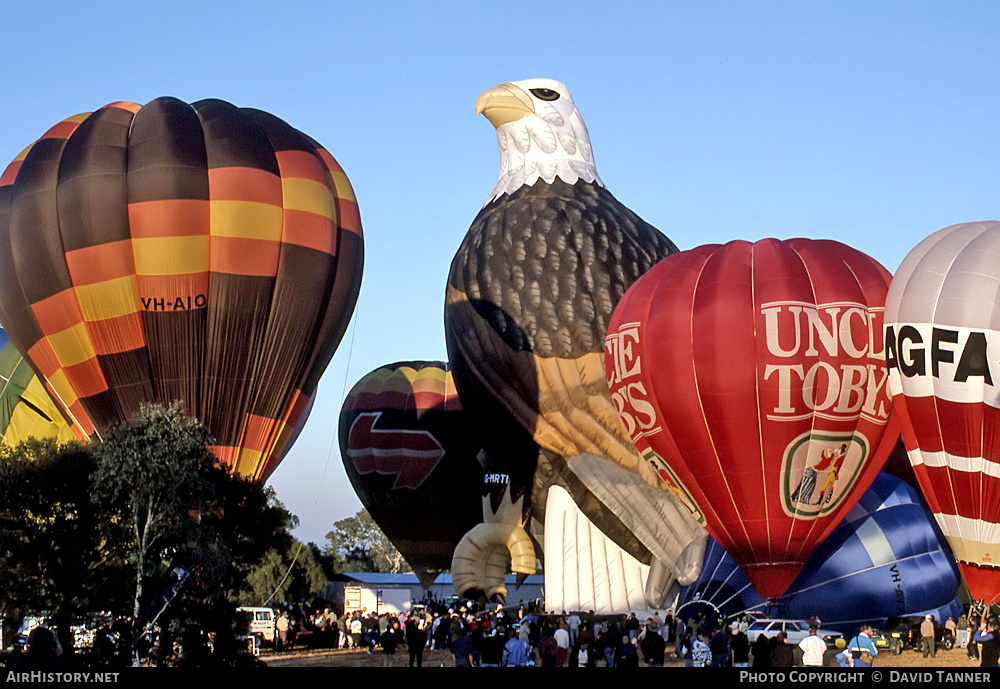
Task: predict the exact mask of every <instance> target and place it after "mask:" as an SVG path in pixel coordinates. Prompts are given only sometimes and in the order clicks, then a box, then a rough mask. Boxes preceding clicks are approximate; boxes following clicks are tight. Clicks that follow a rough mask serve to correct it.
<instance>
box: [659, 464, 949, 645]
mask: <svg viewBox="0 0 1000 689" xmlns="http://www.w3.org/2000/svg"><path fill="white" fill-rule="evenodd" d="M959 584H960V578H959V573H958V569H957V567H956V566H955V563H954V561H953V558H952V556H951V553H950V551H949V550H948V547H947V544H946V542H945V540H944V537H943V535H942V534H941V532H940V530H939V529H938V528H937V524H936V523H935V521H934V519H933V517H932V515H931V514H930V512H929V511H928V510H927V508H926V507H924V506H923V504H922V503H921V501H920V497H919V495H917V493H916V492H915V491H914V490H913V489H912V488H910V487H909V486H907V485H906V484H905V483H903V482H902V481H901V480H899V479H898V478H896V477H894V476H891V475H889V474H885V473H880V474H879V475H878V477H877V478H876V479H875V481H874V482H873V483H872V485H871V487H870V488H869V489H868V490H867V491H866V492H865V493H864V495H863V496H862V497H861V499H860V500H859V501H858V503H857V504H856V505H855V506H854V507H853V508H852V509H851V510H850V512H849V513H848V515H847V516H846V517H845V519H844V521H843V522H841V523H840V525H839V526H837V528H836V529H835V530H834V531H833V532H832V533H831V534H830V536H829V538H827V539H826V541H824V542H823V543H822V544H821V545H820V546H819V548H817V550H816V553H815V554H814V555H813V556H812V558H810V560H809V562H808V563H807V564H806V565H805V567H803V569H802V572H801V573H800V574H799V576H798V577H797V578H796V579H795V581H794V582H793V583H792V585H791V586H790V587H789V588H788V590H787V591H786V593H785V595H783V596H782V597H781V598H780V599H778V600H776V601H773V603H774V604H775V605H774V606H773V607H774V609H778V610H780V611H781V616H784V617H790V618H794V619H805V618H807V617H810V616H814V615H815V616H818V617H819V618H820V619H821V620H822V622H823V626H824V627H830V628H833V629H838V630H842V631H845V632H846V631H854V630H856V629H857V628H859V627H860V625H861V624H862V623H869V624H872V625H874V626H876V627H880V626H881V625H882V624H883V623H884V622H885V620H886V619H888V618H890V617H900V616H910V615H925V614H933V615H935V617H936V619H937V620H938V621H943V620H945V619H947V617H948V616H949V615H953V616H955V618H956V619H957V617H958V615H959V614H961V603H960V601H959V600H958V596H957V592H958V587H959ZM701 601H704V602H706V603H708V604H710V605H711V606H713V607H715V608H717V609H718V610H720V611H721V612H722V613H723V614H725V615H734V614H737V613H739V612H741V611H742V610H744V609H747V610H761V611H764V610H765V609H769V610H770V611H771V612H773V610H772V609H770V608H769V607H768V606H767V604H766V602H765V601H764V600H763V599H762V598H761V597H760V596H759V595H757V593H756V592H755V591H754V590H753V587H752V586H751V585H750V581H749V579H747V577H746V575H744V574H743V573H742V571H741V570H740V569H739V567H738V565H737V564H736V561H735V560H733V559H732V558H731V557H730V556H729V555H728V554H727V553H725V551H724V550H723V549H722V548H721V547H719V546H718V544H717V543H716V542H715V541H710V542H709V548H708V552H707V554H706V564H705V569H704V571H703V574H702V577H701V578H700V579H699V581H697V582H695V583H694V584H692V585H691V586H690V587H687V588H685V589H682V591H681V600H680V603H679V605H685V604H693V603H697V602H701ZM741 606H742V607H741ZM956 609H957V611H958V612H957V613H956Z"/></svg>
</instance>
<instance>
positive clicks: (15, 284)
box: [0, 98, 363, 479]
mask: <svg viewBox="0 0 1000 689" xmlns="http://www.w3.org/2000/svg"><path fill="white" fill-rule="evenodd" d="M362 261H363V244H362V237H361V224H360V216H359V214H358V210H357V203H356V201H355V199H354V194H353V192H352V191H351V187H350V184H349V182H348V181H347V177H346V176H345V175H344V173H343V170H341V168H340V167H339V165H338V164H337V163H336V161H335V160H334V159H333V158H332V156H330V154H329V153H328V152H327V151H326V150H324V149H323V148H322V147H321V146H320V145H319V144H317V143H316V142H315V141H313V140H312V139H310V138H309V137H308V136H306V135H304V134H302V133H301V132H298V131H297V130H295V129H293V128H291V127H290V126H288V125H287V124H286V123H284V122H282V121H281V120H279V119H278V118H276V117H274V116H272V115H269V114H267V113H264V112H261V111H258V110H251V109H245V108H244V109H240V108H236V107H235V106H233V105H231V104H229V103H226V102H224V101H219V100H205V101H199V102H197V103H193V104H190V105H189V104H187V103H184V102H182V101H179V100H177V99H175V98H158V99H156V100H154V101H152V102H150V103H148V104H147V105H145V106H139V105H137V104H134V103H112V104H110V105H108V106H106V107H104V108H101V109H100V110H98V111H96V112H94V113H87V114H83V115H78V116H75V117H71V118H68V119H67V120H65V121H63V122H61V123H59V124H58V125H56V126H55V127H53V128H52V129H50V130H49V132H47V133H46V134H45V135H44V136H43V137H42V138H41V139H39V140H38V141H37V142H35V143H34V144H33V145H32V146H30V147H29V149H27V151H26V152H25V153H24V154H22V155H21V156H18V158H17V159H16V160H15V161H14V162H13V163H11V165H10V166H9V167H8V169H7V171H6V172H5V173H4V175H3V177H2V178H0V276H2V277H0V318H2V319H3V323H4V325H5V327H6V328H7V329H8V332H9V333H10V336H11V339H12V340H13V341H14V342H15V344H16V345H17V346H18V348H19V349H20V350H21V351H23V352H25V353H26V357H27V358H28V359H29V360H30V361H31V362H32V366H33V368H35V369H36V370H37V371H39V372H40V373H41V374H42V375H43V376H44V377H45V379H46V381H47V383H48V384H49V385H50V386H51V387H52V388H53V389H54V391H55V392H56V393H57V399H59V400H60V401H61V403H62V404H63V405H64V406H65V410H66V413H67V414H68V415H69V416H70V418H72V419H73V420H74V421H75V422H77V423H79V424H80V425H81V427H82V428H83V429H84V431H85V432H86V433H87V434H88V435H95V434H96V435H100V434H101V433H102V432H103V431H105V430H106V429H107V428H108V427H109V426H111V425H114V424H116V423H119V422H121V421H124V420H126V419H128V418H129V417H131V416H132V415H133V414H134V413H135V412H136V411H137V410H138V408H139V406H140V405H141V404H143V403H146V402H161V403H170V402H172V401H174V400H180V401H182V402H183V404H184V407H185V410H186V411H187V412H188V413H189V414H192V415H193V416H196V417H198V418H199V419H200V420H201V421H202V422H203V423H204V424H205V425H206V426H207V427H208V429H209V431H210V432H211V434H212V435H213V436H214V438H215V440H216V443H217V445H216V447H215V448H214V450H215V452H216V454H217V455H218V456H219V458H220V460H221V461H223V462H224V463H225V464H227V465H229V466H230V467H231V468H232V469H233V470H234V471H236V472H239V473H240V474H243V475H246V476H250V477H254V478H260V479H265V478H266V477H267V476H268V475H270V473H271V472H272V471H273V469H274V467H275V464H276V459H277V458H278V457H280V456H281V455H282V453H283V451H284V449H285V448H286V446H287V439H288V438H289V437H291V435H292V433H290V432H289V431H288V430H287V429H288V428H289V427H291V428H294V427H295V425H296V423H297V421H298V420H299V419H300V418H301V417H302V414H303V412H304V410H305V409H306V408H307V407H308V400H309V398H310V397H311V396H312V395H313V393H314V391H315V388H316V383H317V381H318V380H319V377H320V375H321V374H322V372H323V370H324V369H325V367H326V365H327V363H328V362H329V360H330V358H331V357H332V355H333V351H334V350H335V349H336V346H337V344H338V343H339V341H340V339H341V337H342V335H343V332H344V330H345V329H346V326H347V322H348V320H349V318H350V315H351V312H352V311H353V308H354V302H355V300H356V298H357V291H358V288H359V286H360V280H361V267H362Z"/></svg>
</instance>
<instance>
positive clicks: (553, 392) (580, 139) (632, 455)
mask: <svg viewBox="0 0 1000 689" xmlns="http://www.w3.org/2000/svg"><path fill="white" fill-rule="evenodd" d="M476 111H477V112H478V113H481V114H483V115H484V116H485V117H486V118H487V119H488V120H489V121H490V122H491V123H492V124H493V125H494V127H495V128H496V133H497V140H498V144H499V149H500V177H499V181H498V182H497V184H496V186H495V188H494V189H493V191H492V193H491V194H490V195H489V198H488V201H487V203H486V205H485V206H484V207H483V208H482V210H481V211H480V213H479V214H478V216H477V217H476V219H475V220H474V221H473V223H472V226H471V227H470V229H469V231H468V233H467V234H466V236H465V238H464V239H463V241H462V243H461V246H460V247H459V249H458V251H457V253H456V254H455V257H454V259H453V261H452V264H451V270H450V273H449V276H448V286H447V297H446V309H445V333H446V341H447V346H448V356H449V360H450V363H451V365H452V368H453V371H454V374H455V381H456V385H457V387H458V391H459V395H460V397H461V399H462V405H463V407H464V408H465V409H467V410H468V411H469V412H470V413H471V414H474V415H476V416H477V417H478V419H479V420H480V433H481V435H482V439H483V443H484V449H483V455H482V456H483V461H484V466H485V475H486V476H487V477H499V478H498V479H497V480H496V482H494V483H487V484H486V485H485V486H484V493H485V496H484V503H486V504H484V509H485V508H488V509H487V510H486V511H487V514H486V517H487V520H486V523H484V524H482V525H480V526H478V527H477V530H478V532H477V533H470V534H469V541H470V542H471V544H473V546H474V547H472V548H471V551H472V552H474V553H479V552H482V551H483V550H488V549H489V547H490V544H494V545H496V546H497V547H498V548H500V549H502V548H505V547H508V546H509V544H510V543H513V542H518V543H520V542H523V538H522V536H523V534H522V535H514V532H516V531H518V530H519V529H522V530H523V529H524V527H526V526H527V528H528V530H529V531H530V532H531V534H532V535H533V536H534V537H535V538H536V540H540V539H541V535H542V530H543V529H542V527H541V525H542V524H544V511H545V501H546V496H547V490H548V488H549V487H550V486H552V485H561V486H563V487H565V488H566V489H567V490H568V491H569V493H570V495H572V497H573V499H574V501H575V502H576V503H577V504H578V505H579V507H580V509H581V510H582V511H583V512H584V513H585V514H586V515H587V517H588V518H589V519H590V520H591V521H592V522H593V523H594V524H595V525H596V526H598V527H599V528H600V529H601V530H602V531H603V532H604V533H605V534H606V535H607V536H608V537H609V538H611V539H612V540H614V541H615V542H616V543H618V544H619V545H621V546H622V547H623V548H624V549H625V550H626V551H627V552H629V553H630V554H632V555H633V556H635V557H637V558H638V559H639V560H641V561H643V562H645V563H647V564H649V563H650V562H651V561H657V562H661V563H663V564H664V565H665V566H666V568H667V569H669V568H671V567H673V566H674V563H675V561H676V560H677V556H678V554H679V552H680V551H681V550H682V549H683V548H684V547H686V546H687V545H688V544H689V543H690V542H691V540H692V539H694V538H696V537H700V531H699V528H698V525H697V523H696V522H695V521H694V519H693V518H692V517H691V516H690V514H689V513H687V512H686V510H685V509H684V508H683V507H682V506H680V505H679V503H676V502H675V501H673V498H672V497H671V496H670V494H668V493H667V492H664V491H662V490H661V488H662V484H661V482H660V481H659V478H658V477H657V475H656V474H655V472H654V471H653V470H652V469H651V468H649V467H647V466H646V465H645V464H644V462H643V461H642V459H641V457H640V456H639V454H638V453H637V451H636V450H635V448H634V447H633V445H632V443H631V441H630V440H629V437H628V434H627V433H626V431H625V429H624V427H623V426H622V423H621V421H620V419H619V417H618V412H617V410H616V408H615V405H614V404H613V402H612V400H611V398H610V396H609V394H608V388H607V382H606V380H605V378H604V368H603V356H604V336H605V334H606V332H607V328H608V322H609V320H610V318H611V314H612V312H613V311H614V308H615V305H616V304H617V303H618V300H619V299H621V297H622V295H623V294H624V293H625V290H626V289H628V287H629V286H630V285H631V284H632V282H633V281H635V279H636V278H638V277H639V276H640V275H642V274H643V273H644V272H645V271H646V270H647V269H649V268H650V267H651V266H653V265H654V264H655V263H656V262H657V261H658V260H660V259H661V258H663V257H665V256H667V255H669V254H671V253H673V252H675V251H676V250H677V248H676V247H675V246H674V244H673V243H672V242H671V241H670V240H669V239H667V238H666V237H665V236H664V235H663V234H661V233H660V232H659V231H658V230H656V229H655V228H654V227H652V226H651V225H649V224H648V223H646V222H645V221H643V220H642V219H641V218H640V217H639V216H638V215H636V214H635V213H634V212H632V211H631V210H629V209H628V208H626V207H625V206H624V205H623V204H622V203H621V202H619V201H618V200H617V199H616V198H615V197H614V196H612V194H611V193H610V192H609V191H608V190H607V189H606V188H605V186H604V184H603V183H602V181H601V179H600V177H599V176H598V174H597V168H596V166H595V164H594V157H593V152H592V150H591V144H590V139H589V136H588V133H587V128H586V125H585V124H584V122H583V119H582V117H581V115H580V112H579V110H577V107H576V105H575V104H574V102H573V97H572V96H571V95H570V92H569V90H568V89H567V88H566V86H565V85H563V84H561V83H559V82H557V81H553V80H551V79H529V80H526V81H519V82H511V83H505V84H502V85H501V86H498V87H496V88H493V89H489V90H487V91H485V92H484V93H482V94H481V95H480V96H479V98H478V100H477V101H476ZM596 492H600V493H602V494H601V495H600V496H598V495H597V494H596ZM640 494H642V495H643V496H644V497H641V498H640V497H639V496H640ZM638 527H643V528H645V529H646V531H644V532H643V533H637V528H638ZM639 530H640V531H641V530H642V529H639ZM466 545H469V543H466ZM465 552H466V551H465V546H464V545H463V544H460V547H459V548H458V549H456V554H455V558H456V560H455V562H456V563H460V562H461V561H462V560H463V558H464V559H474V558H476V557H479V555H478V554H476V555H471V556H466V555H465V554H463V553H465ZM456 566H458V565H457V564H456ZM514 571H515V572H518V573H519V574H529V573H532V571H533V570H531V569H530V568H529V571H523V570H519V569H517V567H516V566H515V568H514Z"/></svg>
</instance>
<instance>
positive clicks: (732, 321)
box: [605, 239, 896, 598]
mask: <svg viewBox="0 0 1000 689" xmlns="http://www.w3.org/2000/svg"><path fill="white" fill-rule="evenodd" d="M888 282H889V274H888V272H887V271H886V270H885V269H884V268H883V267H882V266H881V265H879V264H878V263H877V262H876V261H874V260H872V259H871V258H869V257H868V256H865V255H864V254H862V253H860V252H858V251H855V250H854V249H851V248H850V247H847V246H844V245H842V244H839V243H837V242H832V241H816V240H808V239H795V240H788V241H779V240H762V241H760V242H756V243H754V244H750V243H748V242H739V241H737V242H730V243H729V244H726V245H724V246H714V245H713V246H705V247H699V248H697V249H693V250H691V251H685V252H681V253H678V254H674V255H673V256H670V257H668V258H666V259H664V260H663V261H661V262H660V263H659V264H657V265H656V266H655V267H653V269H652V270H650V271H649V272H648V273H646V274H645V275H644V276H642V277H641V278H639V280H638V281H637V282H636V283H635V285H633V287H632V288H631V289H630V290H629V291H628V292H627V293H626V294H625V297H624V298H623V299H622V301H621V303H620V304H619V306H618V308H617V309H616V311H615V315H614V318H613V319H612V323H611V327H610V328H609V335H608V338H607V345H606V352H605V367H606V372H607V376H608V380H609V386H610V388H611V393H612V397H613V399H615V402H616V405H617V406H618V409H619V412H620V414H621V416H622V418H623V421H624V423H625V426H626V428H627V429H628V431H629V433H630V436H631V438H632V440H633V442H635V444H636V446H637V447H638V448H639V450H640V452H641V453H642V454H643V455H644V457H645V458H646V459H647V461H648V462H650V463H651V464H654V465H656V466H657V470H658V472H659V475H660V477H661V480H662V481H663V483H664V485H665V486H668V487H669V488H670V489H671V490H673V491H674V492H675V493H676V494H678V495H679V496H682V499H683V500H684V501H685V502H686V503H687V504H688V505H689V506H690V507H691V508H692V509H693V511H694V512H695V514H696V515H697V516H698V517H699V518H700V519H702V520H703V523H704V524H705V526H706V527H707V528H708V530H709V533H710V534H712V536H713V537H714V538H715V539H716V540H718V541H719V542H720V543H721V544H722V545H723V546H724V547H725V548H726V549H727V551H728V552H729V553H730V554H732V555H733V556H734V557H735V558H736V559H737V561H738V562H740V564H741V566H742V567H743V569H744V571H746V572H747V574H748V575H749V576H750V578H751V580H752V581H753V582H754V586H755V587H756V588H757V590H758V591H759V592H760V593H761V595H764V596H766V597H769V598H776V597H778V596H780V595H781V594H782V593H783V592H784V591H785V589H786V588H787V587H788V585H789V584H790V583H791V581H792V580H793V579H794V578H795V576H796V575H797V574H798V572H799V570H800V569H801V567H802V565H803V564H804V563H805V562H806V560H807V559H808V558H809V556H810V555H811V553H812V551H813V550H814V549H815V547H816V545H817V544H818V543H820V542H821V541H822V540H823V538H824V537H825V536H826V535H827V534H829V532H830V531H831V530H832V529H833V528H834V527H835V526H836V524H837V522H838V521H839V520H840V519H841V518H842V517H843V515H844V514H845V513H846V512H847V510H849V509H850V507H851V505H852V504H853V503H854V501H855V500H857V497H858V496H859V495H860V494H861V493H862V492H863V491H864V489H865V488H867V486H868V485H869V484H870V482H871V480H872V479H873V478H874V476H875V474H876V473H877V472H878V470H879V468H880V467H881V465H882V463H883V462H884V460H885V457H886V456H887V455H888V453H889V451H890V450H891V448H892V445H893V443H894V442H895V439H896V435H895V433H893V432H889V433H887V432H886V430H887V426H888V425H889V399H888V396H887V394H886V393H885V386H884V381H885V375H886V374H885V363H884V358H883V356H884V355H883V345H882V325H881V323H882V310H883V306H884V303H885V292H886V289H887V287H888Z"/></svg>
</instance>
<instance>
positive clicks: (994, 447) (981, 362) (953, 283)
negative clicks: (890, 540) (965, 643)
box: [885, 222, 1000, 602]
mask: <svg viewBox="0 0 1000 689" xmlns="http://www.w3.org/2000/svg"><path fill="white" fill-rule="evenodd" d="M885 324H886V325H885V329H886V358H887V362H888V366H889V389H890V392H891V394H892V397H893V405H894V408H895V409H896V410H897V411H896V414H897V415H898V417H899V420H900V425H901V429H902V432H903V440H904V442H905V444H906V449H907V452H908V454H909V457H910V461H911V463H912V464H913V469H914V472H915V473H916V475H917V480H918V481H919V483H920V487H921V489H922V491H923V493H924V497H925V498H926V500H927V503H928V505H929V506H930V508H931V511H932V512H933V513H934V516H935V518H936V519H937V521H938V524H939V525H940V526H941V530H942V531H943V532H944V534H945V536H947V538H948V542H949V544H950V545H951V549H952V551H953V552H954V554H955V558H956V559H957V560H958V562H959V568H960V569H961V571H962V576H963V578H964V579H965V582H966V584H967V585H968V587H969V590H970V591H971V592H972V595H973V596H974V597H975V598H977V599H985V600H986V601H987V602H995V601H998V600H1000V391H998V388H997V385H998V384H1000V368H998V366H997V364H998V362H1000V223H998V222H982V223H966V224H961V225H953V226H951V227H947V228H945V229H943V230H940V231H938V232H936V233H934V234H932V235H931V236H929V237H927V238H926V239H925V240H923V241H922V242H921V243H920V244H918V245H917V246H916V247H915V248H914V249H913V250H912V251H911V252H910V253H909V254H908V255H907V256H906V258H905V259H904V260H903V262H902V264H900V266H899V270H898V271H897V272H896V275H895V276H894V277H893V281H892V285H891V286H890V289H889V294H888V296H887V298H886V318H885Z"/></svg>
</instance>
